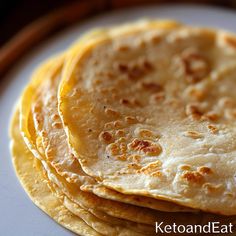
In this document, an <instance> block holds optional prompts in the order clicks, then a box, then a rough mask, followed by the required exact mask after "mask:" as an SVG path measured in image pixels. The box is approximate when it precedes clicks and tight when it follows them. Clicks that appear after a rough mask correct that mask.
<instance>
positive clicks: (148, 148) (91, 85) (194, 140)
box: [59, 23, 236, 215]
mask: <svg viewBox="0 0 236 236" xmlns="http://www.w3.org/2000/svg"><path fill="white" fill-rule="evenodd" d="M129 27H130V26H129ZM142 27H143V25H142ZM131 28H132V30H131ZM229 39H230V40H229ZM235 41H236V40H235V36H231V35H229V34H227V33H225V32H221V31H216V30H210V29H202V28H194V27H188V26H178V27H172V28H170V29H165V30H164V29H163V30H160V29H158V28H156V29H155V27H149V24H148V23H146V26H145V27H143V28H140V26H139V24H134V25H133V26H132V27H130V31H129V33H124V31H121V32H119V30H118V29H117V30H114V31H109V32H108V33H107V34H104V35H103V36H101V37H100V39H99V40H96V42H89V43H88V44H87V45H85V46H84V47H83V50H82V51H81V50H76V49H75V50H74V51H73V52H71V54H70V60H69V61H68V62H67V63H66V65H65V70H64V75H63V80H62V83H61V86H60V94H59V109H60V114H61V117H62V120H63V123H64V126H65V129H66V132H67V135H68V137H69V143H70V145H71V148H72V150H73V152H74V154H75V156H76V157H77V158H78V159H79V161H80V163H81V166H82V168H83V171H84V172H85V173H87V174H88V175H90V176H92V177H93V178H96V179H97V180H99V181H100V183H101V184H102V185H103V186H106V187H108V188H111V189H113V190H116V191H118V192H121V193H123V194H135V195H142V196H148V197H153V198H156V199H163V200H167V201H172V202H174V203H177V204H180V205H183V206H187V207H191V208H195V209H200V210H203V211H206V212H213V213H217V214H223V215H235V214H236V201H235V199H236V185H235V177H234V176H235V166H236V158H235V156H236V155H235V154H236V153H235V150H236V149H235V147H236V142H235V140H236V137H235V136H236V132H235V120H234V118H233V113H234V109H235V108H234V106H233V107H232V108H229V111H228V113H230V114H231V118H229V117H228V116H227V115H226V111H225V110H226V109H225V107H224V105H223V108H222V110H223V112H219V109H218V108H219V107H220V104H224V99H225V98H226V100H227V99H228V100H230V101H232V100H235V95H234V94H233V93H232V92H230V91H231V90H232V86H235V80H234V79H233V80H229V79H228V78H227V76H226V78H225V77H224V79H221V80H220V82H219V83H217V85H216V83H215V81H216V80H217V81H218V77H219V72H220V71H222V70H223V71H225V70H226V71H227V68H232V65H233V64H235V62H236V49H235ZM226 74H227V73H226ZM224 81H230V82H229V83H228V82H227V83H224ZM215 90H217V91H219V93H218V92H217V93H216V94H214V93H213V92H211V91H215ZM209 91H210V92H209ZM208 94H212V95H213V94H214V96H212V97H210V96H208ZM222 100H223V101H222Z"/></svg>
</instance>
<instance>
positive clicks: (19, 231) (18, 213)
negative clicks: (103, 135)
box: [0, 5, 236, 236]
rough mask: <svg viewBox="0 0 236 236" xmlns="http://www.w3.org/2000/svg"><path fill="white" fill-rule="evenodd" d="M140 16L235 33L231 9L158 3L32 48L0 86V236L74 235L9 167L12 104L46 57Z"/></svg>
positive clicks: (118, 13)
mask: <svg viewBox="0 0 236 236" xmlns="http://www.w3.org/2000/svg"><path fill="white" fill-rule="evenodd" d="M140 17H141V18H144V17H145V18H146V17H155V18H171V19H176V20H179V21H181V22H184V23H188V24H193V25H202V26H210V27H216V28H222V29H225V30H231V31H235V32H236V15H235V12H233V11H228V10H224V9H219V8H213V7H205V6H196V5H178V6H176V5H166V6H160V5H159V6H149V7H142V8H133V9H129V10H123V11H115V12H111V13H109V14H106V15H101V16H98V17H94V18H91V19H90V20H87V21H86V22H83V23H81V24H78V25H77V26H75V27H73V28H72V29H69V30H67V31H64V32H63V33H62V34H61V35H59V36H57V37H55V38H53V39H51V40H50V41H48V42H47V43H45V44H43V45H41V46H40V47H38V48H37V49H36V50H34V51H32V52H31V53H30V55H28V56H27V57H26V58H25V59H24V60H22V61H21V62H20V63H19V64H18V65H17V67H16V68H14V70H13V71H12V72H11V73H10V74H9V75H8V77H7V78H6V80H5V83H4V84H1V87H0V132H1V136H0V235H4V236H15V235H26V236H38V235H40V236H43V235H45V236H48V235H50V236H53V235H57V236H60V235H63V236H66V235H73V234H72V233H71V232H69V231H67V230H65V229H64V228H62V227H60V226H59V225H58V224H56V223H55V222H54V221H53V220H51V219H50V218H49V217H48V216H47V215H45V214H44V213H43V212H42V211H40V210H39V209H38V208H37V207H36V206H35V205H34V204H33V203H32V202H31V201H30V199H29V198H28V197H27V195H26V193H25V192H24V190H23V188H22V187H21V186H20V184H19V182H18V180H17V178H16V176H15V173H14V170H13V167H12V163H11V156H10V153H9V138H8V126H9V120H10V116H11V112H12V109H13V106H14V103H15V102H16V100H17V98H18V97H19V95H20V93H21V91H22V89H23V87H24V86H25V85H26V84H27V83H28V81H29V78H30V75H31V73H32V71H33V70H34V68H36V66H38V64H39V63H41V62H42V61H43V60H45V59H46V58H48V57H50V56H52V55H54V54H55V53H58V52H60V51H62V50H64V49H66V48H67V47H68V46H69V45H70V44H71V43H72V42H73V41H74V40H75V39H76V38H77V37H78V36H79V35H81V34H82V33H83V32H85V31H86V30H88V29H91V28H92V27H96V26H104V25H111V24H117V23H121V22H127V21H130V20H135V19H138V18H140Z"/></svg>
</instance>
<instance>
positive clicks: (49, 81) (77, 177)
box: [33, 58, 194, 212]
mask: <svg viewBox="0 0 236 236" xmlns="http://www.w3.org/2000/svg"><path fill="white" fill-rule="evenodd" d="M63 62H64V61H63V60H62V59H61V58H59V59H58V60H56V59H55V64H54V66H53V67H54V68H53V69H52V71H51V72H50V73H51V76H42V77H45V79H44V82H43V83H42V84H41V85H40V86H38V89H37V91H40V93H39V92H38V93H39V95H38V99H37V101H35V102H34V107H33V116H34V122H35V127H36V130H37V132H38V134H37V138H38V139H42V143H43V145H44V149H45V150H46V157H47V159H48V160H49V162H50V163H51V165H52V166H53V167H54V168H55V169H56V171H57V172H58V173H59V174H60V175H62V176H64V177H65V178H66V179H67V181H69V182H72V183H76V182H77V183H78V185H79V186H81V185H85V184H86V186H84V187H83V186H81V187H82V190H83V191H90V192H92V193H95V194H96V195H98V196H100V197H103V198H106V199H111V200H116V201H120V202H125V203H129V204H134V205H138V206H142V207H148V208H151V209H155V210H160V211H167V212H180V211H184V212H191V211H194V210H192V209H189V208H185V207H182V206H178V205H176V204H173V203H170V202H166V201H162V200H156V199H153V198H147V197H142V198H140V197H138V196H135V195H123V194H121V193H119V192H117V191H114V190H111V189H107V188H105V187H104V186H100V185H98V184H97V182H96V181H95V180H94V179H92V178H91V177H89V176H87V175H86V173H84V172H83V170H82V169H81V167H80V164H79V162H78V160H77V159H76V158H75V157H74V155H73V154H72V153H71V150H70V147H69V145H68V143H67V137H66V134H65V131H64V129H63V125H62V122H61V119H60V116H59V114H58V110H57V107H58V102H57V90H58V84H59V82H60V78H61V70H62V65H63Z"/></svg>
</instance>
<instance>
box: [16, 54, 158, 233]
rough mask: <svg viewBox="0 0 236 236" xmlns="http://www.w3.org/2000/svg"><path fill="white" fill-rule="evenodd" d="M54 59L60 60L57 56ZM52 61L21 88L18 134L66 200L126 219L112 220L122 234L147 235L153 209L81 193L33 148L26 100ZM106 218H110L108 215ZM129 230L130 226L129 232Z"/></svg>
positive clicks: (154, 214) (153, 220) (34, 136)
mask: <svg viewBox="0 0 236 236" xmlns="http://www.w3.org/2000/svg"><path fill="white" fill-rule="evenodd" d="M58 59H59V60H60V58H58ZM55 60H56V59H55ZM52 61H53V60H50V61H48V62H47V63H45V64H44V65H43V66H42V67H41V68H40V69H39V70H38V71H37V72H36V73H35V75H34V76H35V77H34V78H33V80H32V83H31V84H30V85H28V87H27V88H26V89H25V91H24V94H23V96H22V99H21V106H20V111H21V115H20V123H21V133H22V135H23V137H24V140H25V142H26V144H27V146H28V148H29V149H30V150H31V152H32V153H33V154H34V156H35V158H38V159H39V160H41V162H42V163H43V165H44V168H45V169H46V171H47V175H48V178H49V179H50V180H51V182H53V183H54V184H56V185H57V186H58V187H59V188H60V189H61V191H62V192H63V194H64V195H65V196H67V197H68V198H69V200H71V201H72V202H74V203H76V204H77V205H78V206H80V207H82V208H84V209H88V210H90V209H92V210H93V213H96V211H98V212H99V211H101V212H104V213H107V214H108V215H111V216H114V217H118V218H122V219H126V220H127V221H126V222H124V221H123V222H122V220H119V219H116V222H117V223H119V224H121V222H122V223H123V228H121V229H118V230H117V232H118V234H122V232H124V231H127V232H128V233H129V232H130V231H131V232H132V234H134V235H139V233H138V232H140V231H141V232H142V233H146V232H148V233H149V234H151V233H152V232H153V228H152V227H150V226H148V225H144V224H142V223H147V224H150V225H153V223H154V222H155V219H156V217H155V216H156V215H158V214H157V213H156V212H155V211H153V210H152V211H151V210H148V209H144V208H139V207H134V206H128V205H126V204H119V203H116V202H115V201H108V200H105V201H104V200H103V199H101V198H98V197H96V196H95V195H93V194H90V193H84V192H82V191H81V190H80V188H79V186H78V185H77V184H73V183H68V182H67V181H66V180H65V179H64V178H63V177H62V176H60V175H58V174H57V173H56V171H55V170H54V169H52V167H51V165H50V163H48V162H47V161H45V157H44V156H43V155H42V153H41V152H40V151H39V150H38V149H37V144H38V143H39V140H38V141H37V134H36V131H35V128H34V124H33V118H32V114H31V112H30V110H31V102H30V101H31V100H32V98H33V97H34V95H35V91H36V90H35V89H36V88H37V85H38V84H35V80H36V79H37V78H38V76H43V77H42V78H46V77H47V76H51V69H52V68H53V64H54V65H55V61H54V63H52ZM45 72H46V73H45ZM35 86H36V87H35ZM100 215H101V214H100ZM105 217H106V216H105ZM110 218H111V221H112V217H110ZM129 220H130V221H129ZM136 222H140V224H137V223H136ZM117 228H118V226H116V227H114V229H113V230H116V229H117ZM129 228H130V229H129ZM131 229H133V231H132V230H131ZM135 231H136V232H135ZM104 232H105V231H104Z"/></svg>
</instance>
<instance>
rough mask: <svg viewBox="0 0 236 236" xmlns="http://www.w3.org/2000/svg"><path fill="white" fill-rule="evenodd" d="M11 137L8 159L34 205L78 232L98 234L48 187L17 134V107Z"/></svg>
mask: <svg viewBox="0 0 236 236" xmlns="http://www.w3.org/2000/svg"><path fill="white" fill-rule="evenodd" d="M11 138H12V142H11V151H12V158H13V159H12V160H13V165H14V168H15V171H16V174H17V177H18V179H19V180H20V182H21V184H22V185H23V187H24V189H25V191H26V192H27V194H28V196H29V197H30V198H31V200H32V201H33V202H34V203H35V205H37V206H38V207H39V208H40V209H41V210H43V211H44V212H45V213H46V214H48V215H49V216H50V217H51V218H52V219H53V220H55V221H56V222H58V223H59V224H60V225H62V226H64V227H65V228H67V229H69V230H71V231H73V232H75V233H77V234H79V235H94V236H99V235H101V234H99V233H97V232H96V231H95V230H93V229H92V228H91V227H89V226H88V225H87V224H86V223H85V222H84V221H83V220H82V219H81V218H79V217H77V216H75V215H74V214H72V213H71V212H70V211H69V210H67V209H66V208H65V207H64V206H63V205H62V203H61V202H60V200H59V199H58V198H56V197H55V196H54V195H53V193H52V192H51V190H50V189H49V187H48V185H47V181H46V179H45V178H44V174H43V173H42V172H43V171H42V166H41V164H40V162H39V161H37V159H35V158H34V156H33V155H32V153H31V152H30V151H29V150H28V148H27V147H26V145H25V143H24V141H23V139H22V136H21V134H20V131H19V112H18V110H17V111H16V112H15V114H14V116H13V119H12V124H11ZM36 166H37V170H36V169H35V168H36Z"/></svg>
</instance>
